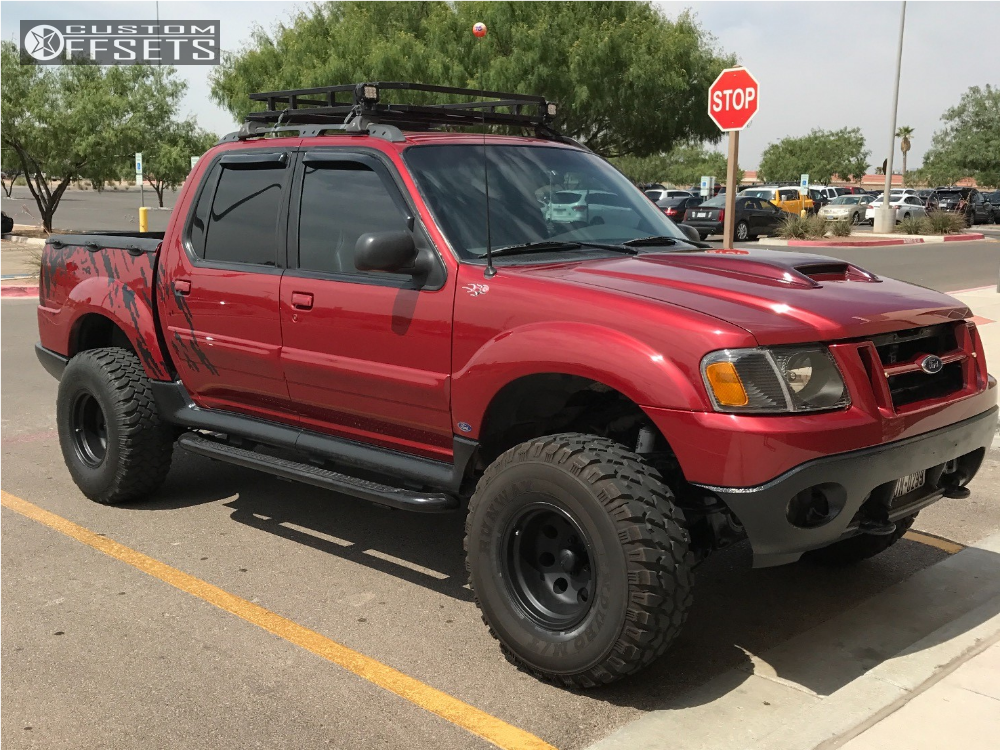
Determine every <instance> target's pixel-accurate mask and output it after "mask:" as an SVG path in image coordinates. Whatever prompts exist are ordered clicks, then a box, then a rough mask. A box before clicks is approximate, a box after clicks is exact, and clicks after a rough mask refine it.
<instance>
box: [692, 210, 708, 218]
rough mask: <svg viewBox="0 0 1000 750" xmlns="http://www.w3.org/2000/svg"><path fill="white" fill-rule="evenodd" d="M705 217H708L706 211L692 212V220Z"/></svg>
mask: <svg viewBox="0 0 1000 750" xmlns="http://www.w3.org/2000/svg"><path fill="white" fill-rule="evenodd" d="M707 216H708V211H695V212H694V218H696V219H704V218H706V217H707Z"/></svg>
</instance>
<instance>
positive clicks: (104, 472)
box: [56, 347, 174, 505]
mask: <svg viewBox="0 0 1000 750" xmlns="http://www.w3.org/2000/svg"><path fill="white" fill-rule="evenodd" d="M56 420H57V425H58V430H59V444H60V446H61V447H62V453H63V458H64V459H65V461H66V466H67V467H68V468H69V473H70V475H71V476H72V477H73V481H74V482H76V485H77V487H79V488H80V490H81V491H82V492H83V494H84V495H86V496H87V497H89V498H90V499H91V500H93V501H95V502H98V503H103V504H105V505H114V504H117V503H124V502H128V501H130V500H138V499H142V498H144V497H145V496H147V495H150V494H152V493H153V492H154V491H156V489H157V488H159V486H160V485H161V484H163V481H164V480H165V479H166V478H167V472H168V471H169V470H170V459H171V457H172V455H173V443H174V433H173V430H172V428H171V427H170V426H169V425H167V424H166V423H165V422H163V421H162V420H161V419H160V415H159V414H158V413H157V410H156V403H155V402H154V401H153V396H152V392H151V390H150V387H149V380H148V379H147V377H146V373H145V372H144V371H143V369H142V365H141V364H139V358H138V357H136V355H135V354H133V353H132V352H130V351H128V350H127V349H120V348H117V347H106V348H101V349H90V350H88V351H85V352H81V353H80V354H77V355H76V356H75V357H73V358H72V359H71V360H70V361H69V364H68V365H67V366H66V370H65V371H64V372H63V376H62V378H61V380H60V382H59V395H58V397H57V398H56Z"/></svg>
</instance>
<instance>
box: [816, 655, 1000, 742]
mask: <svg viewBox="0 0 1000 750" xmlns="http://www.w3.org/2000/svg"><path fill="white" fill-rule="evenodd" d="M914 692H916V691H914ZM998 742H1000V636H997V637H995V638H993V643H992V645H988V646H987V647H986V648H985V649H984V650H982V651H981V652H979V653H977V654H976V655H975V656H973V657H972V658H970V659H969V660H968V661H966V662H964V663H961V664H960V665H959V666H958V668H957V669H955V670H954V671H951V672H946V673H945V674H944V675H943V676H942V678H941V679H940V680H939V681H937V682H934V683H933V684H931V685H929V686H928V687H927V689H926V690H924V691H923V692H921V693H920V694H919V695H914V696H912V697H911V698H910V700H909V702H907V703H905V704H903V705H902V706H901V707H899V708H898V709H897V710H895V711H893V712H892V713H889V714H888V715H887V716H885V717H877V718H874V719H873V723H872V725H871V726H868V727H866V728H864V729H862V730H861V731H860V732H859V733H858V734H857V735H856V736H854V737H853V739H848V740H847V741H846V742H843V743H841V742H837V743H831V744H825V745H822V746H821V747H822V748H823V749H824V750H826V748H835V747H839V748H843V750H897V749H898V750H940V749H941V748H950V747H954V748H962V749H963V750H980V748H981V749H982V750H992V748H995V747H996V746H997V743H998Z"/></svg>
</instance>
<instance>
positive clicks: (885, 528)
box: [859, 518, 896, 536]
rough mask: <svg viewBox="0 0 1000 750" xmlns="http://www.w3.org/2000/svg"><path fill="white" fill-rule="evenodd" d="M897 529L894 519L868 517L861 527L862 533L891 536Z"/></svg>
mask: <svg viewBox="0 0 1000 750" xmlns="http://www.w3.org/2000/svg"><path fill="white" fill-rule="evenodd" d="M895 530H896V524H894V523H893V522H892V521H876V520H874V519H871V518H866V519H865V520H864V521H862V522H861V526H860V527H859V531H861V533H862V534H871V535H872V536H889V535H890V534H891V533H892V532H894V531H895Z"/></svg>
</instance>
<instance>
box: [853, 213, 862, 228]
mask: <svg viewBox="0 0 1000 750" xmlns="http://www.w3.org/2000/svg"><path fill="white" fill-rule="evenodd" d="M860 223H861V214H859V213H858V212H857V211H855V212H854V213H853V214H851V225H852V226H855V227H856V226H858V224H860Z"/></svg>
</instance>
